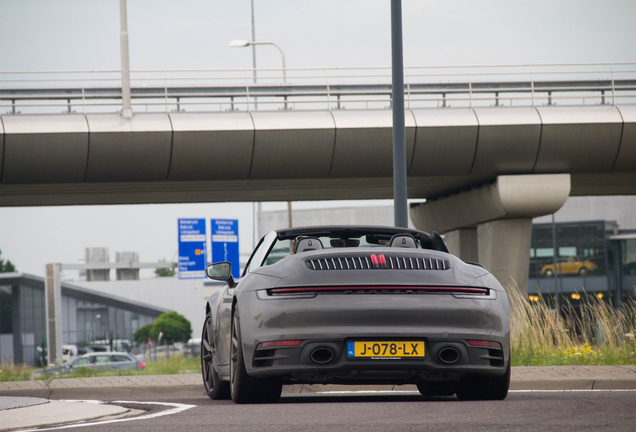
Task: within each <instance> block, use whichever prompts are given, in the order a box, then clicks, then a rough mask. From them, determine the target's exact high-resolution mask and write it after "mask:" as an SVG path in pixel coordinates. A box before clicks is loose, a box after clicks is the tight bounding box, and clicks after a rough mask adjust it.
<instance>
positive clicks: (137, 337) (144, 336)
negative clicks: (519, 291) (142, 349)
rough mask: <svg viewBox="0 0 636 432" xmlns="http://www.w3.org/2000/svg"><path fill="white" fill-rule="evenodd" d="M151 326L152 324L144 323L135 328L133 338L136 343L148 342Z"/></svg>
mask: <svg viewBox="0 0 636 432" xmlns="http://www.w3.org/2000/svg"><path fill="white" fill-rule="evenodd" d="M152 326H153V325H152V324H146V325H145V326H143V327H139V328H138V329H137V330H135V334H134V335H133V340H134V341H135V342H136V343H138V344H145V343H146V342H148V338H149V337H150V332H151V331H152Z"/></svg>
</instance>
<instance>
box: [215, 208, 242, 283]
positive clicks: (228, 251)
mask: <svg viewBox="0 0 636 432" xmlns="http://www.w3.org/2000/svg"><path fill="white" fill-rule="evenodd" d="M210 222H211V223H212V262H221V261H229V262H230V263H232V277H234V278H235V279H238V278H239V277H240V272H241V268H240V264H239V244H238V220H237V219H212V220H211V221H210Z"/></svg>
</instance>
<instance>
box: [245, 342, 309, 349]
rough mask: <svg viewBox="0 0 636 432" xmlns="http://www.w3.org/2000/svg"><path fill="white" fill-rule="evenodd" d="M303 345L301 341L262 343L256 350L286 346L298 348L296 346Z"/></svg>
mask: <svg viewBox="0 0 636 432" xmlns="http://www.w3.org/2000/svg"><path fill="white" fill-rule="evenodd" d="M301 343H302V341H301V340H283V341H272V342H261V343H259V344H258V346H257V347H256V349H263V348H277V347H284V346H296V345H300V344H301Z"/></svg>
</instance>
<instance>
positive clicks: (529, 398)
mask: <svg viewBox="0 0 636 432" xmlns="http://www.w3.org/2000/svg"><path fill="white" fill-rule="evenodd" d="M156 400H160V399H159V398H157V399H156ZM163 401H167V400H166V399H163ZM170 402H178V403H184V404H192V405H195V407H194V408H192V409H188V410H187V411H183V412H180V413H178V414H174V415H168V416H164V417H158V418H152V419H147V420H136V421H129V422H124V423H112V424H107V425H101V426H100V425H94V426H87V427H82V428H80V429H79V430H86V431H91V432H93V431H104V432H106V431H108V432H111V431H131V432H141V431H149V432H157V431H188V432H193V431H207V432H214V431H224V432H227V431H259V432H265V431H290V432H292V431H293V432H299V431H365V432H370V431H382V432H387V431H429V430H458V431H462V432H465V431H570V430H575V431H577V432H579V431H630V432H631V431H634V430H636V392H634V391H631V392H626V391H612V392H609V391H567V392H563V391H554V392H549V391H541V392H513V393H510V394H509V396H508V398H507V399H506V400H505V401H500V402H459V401H457V400H456V399H455V398H454V397H452V398H437V399H430V398H429V399H425V398H423V397H420V396H355V397H352V396H303V397H300V396H299V397H285V398H282V399H281V402H280V403H278V404H274V405H236V404H234V403H233V402H231V401H212V400H210V399H208V398H207V397H205V396H203V395H201V396H196V395H193V396H192V397H186V398H179V399H170ZM153 409H154V410H156V408H153ZM75 430H78V429H75Z"/></svg>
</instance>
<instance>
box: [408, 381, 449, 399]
mask: <svg viewBox="0 0 636 432" xmlns="http://www.w3.org/2000/svg"><path fill="white" fill-rule="evenodd" d="M417 389H418V390H419V391H420V393H421V394H422V396H452V395H454V394H455V392H456V389H455V382H454V381H447V382H440V383H421V384H418V385H417Z"/></svg>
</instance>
